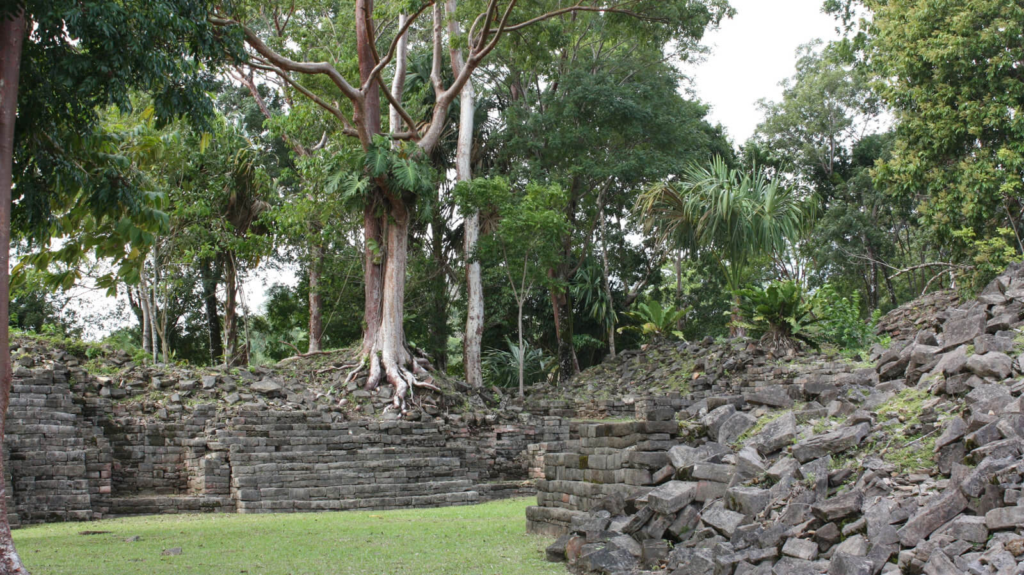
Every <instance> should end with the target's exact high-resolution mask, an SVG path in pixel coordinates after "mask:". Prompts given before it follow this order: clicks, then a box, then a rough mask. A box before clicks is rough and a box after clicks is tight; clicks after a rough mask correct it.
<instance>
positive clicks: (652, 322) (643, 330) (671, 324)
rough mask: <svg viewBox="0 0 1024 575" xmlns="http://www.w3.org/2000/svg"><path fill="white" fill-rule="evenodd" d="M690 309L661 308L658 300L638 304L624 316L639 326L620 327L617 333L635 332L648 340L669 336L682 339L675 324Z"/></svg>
mask: <svg viewBox="0 0 1024 575" xmlns="http://www.w3.org/2000/svg"><path fill="white" fill-rule="evenodd" d="M692 309H693V308H691V307H685V308H682V309H677V308H676V307H675V306H671V305H669V306H665V307H662V305H661V303H660V302H659V301H658V300H650V301H649V302H647V303H639V304H637V305H636V309H635V311H627V312H625V314H624V315H625V316H626V317H628V318H629V319H632V320H633V321H635V322H637V323H638V324H640V325H635V326H634V325H630V326H625V327H620V328H619V333H623V332H626V331H635V332H637V333H639V334H640V335H642V336H644V337H646V338H650V339H661V338H664V337H668V336H669V335H673V336H675V337H677V338H679V339H683V334H682V332H680V331H677V330H676V324H678V323H679V321H680V320H681V319H683V318H684V317H686V314H688V313H690V311H691V310H692Z"/></svg>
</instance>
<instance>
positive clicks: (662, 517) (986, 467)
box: [527, 266, 1024, 575]
mask: <svg viewBox="0 0 1024 575" xmlns="http://www.w3.org/2000/svg"><path fill="white" fill-rule="evenodd" d="M942 298H947V299H941V298H938V297H933V298H931V299H932V300H934V301H937V302H942V301H949V302H956V298H955V297H950V296H942ZM919 309H920V308H917V307H904V308H901V309H898V310H896V313H895V314H894V315H893V316H892V317H890V318H888V321H887V322H885V323H883V324H882V326H881V327H882V330H883V331H884V332H885V333H888V334H890V335H894V336H895V337H894V340H893V341H892V343H891V345H890V346H889V347H888V348H882V347H881V346H876V347H875V348H873V349H872V353H871V358H870V359H871V360H872V362H873V363H874V367H872V368H871V369H869V370H867V369H854V370H852V371H850V372H848V373H835V374H832V375H820V374H819V375H817V376H814V375H812V376H809V377H800V378H794V379H793V381H792V382H791V383H789V384H788V385H779V386H772V388H771V389H767V388H760V389H759V388H758V387H755V388H754V389H747V390H741V391H739V392H738V393H728V394H726V393H723V394H721V395H708V396H706V397H704V398H702V399H700V400H699V401H695V402H694V403H692V404H690V405H688V406H687V407H685V408H684V409H682V410H680V411H678V412H673V411H672V410H666V411H664V412H663V411H662V410H659V409H654V410H651V412H650V413H649V414H648V417H647V418H646V419H647V421H639V422H623V423H609V424H600V423H595V424H587V425H583V426H581V427H580V430H579V435H580V438H579V439H578V440H570V441H567V442H563V443H562V444H560V445H559V446H558V447H560V448H561V449H559V450H549V451H548V452H547V453H545V455H544V466H543V470H544V479H542V480H539V481H538V492H539V493H538V498H537V506H534V507H530V508H528V509H527V527H528V529H529V530H530V531H532V532H536V533H543V534H547V535H549V536H557V537H558V539H557V541H555V542H554V543H553V544H552V545H551V546H550V547H549V548H548V550H547V554H548V559H549V560H551V561H565V562H567V564H568V566H569V567H570V569H571V570H573V572H576V573H601V574H609V575H611V574H616V575H625V574H637V573H643V574H648V575H755V574H756V575H794V574H795V575H804V574H806V575H816V574H825V573H828V574H829V575H877V574H879V573H889V574H895V573H901V574H912V575H917V574H921V573H923V574H926V575H954V574H970V575H1020V574H1022V573H1024V536H1022V533H1024V457H1022V455H1024V395H1022V393H1024V379H1022V378H1021V376H1022V375H1024V364H1022V362H1024V355H1021V352H1024V334H1022V333H1021V331H1020V330H1021V328H1022V327H1024V322H1022V321H1021V318H1022V317H1024V266H1011V268H1010V269H1008V270H1007V271H1006V273H1005V274H1004V275H1002V276H1000V277H999V278H997V279H996V280H995V281H993V282H992V283H991V284H990V285H989V286H988V287H986V288H985V290H983V292H982V293H981V294H980V295H979V296H978V298H977V299H976V300H973V301H970V302H965V303H956V305H953V306H952V307H948V308H945V309H941V310H939V311H935V308H934V307H933V308H932V309H933V311H932V313H931V314H922V313H920V311H919ZM676 420H678V421H676ZM664 423H668V424H673V425H663V424H664Z"/></svg>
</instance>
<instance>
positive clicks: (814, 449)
mask: <svg viewBox="0 0 1024 575" xmlns="http://www.w3.org/2000/svg"><path fill="white" fill-rule="evenodd" d="M870 430H871V426H870V425H868V424H867V423H861V424H859V425H854V426H850V427H843V428H841V429H837V430H836V431H833V432H830V433H824V434H821V435H815V436H813V437H810V438H808V439H805V440H804V441H801V442H800V443H798V444H796V445H795V446H794V447H793V457H795V458H796V459H797V461H799V462H801V463H805V462H807V461H810V460H812V459H818V458H820V457H824V456H825V455H829V454H833V453H841V452H843V451H846V450H847V449H850V448H853V447H856V446H857V445H860V442H861V440H863V439H864V437H865V436H866V435H867V434H868V432H869V431H870Z"/></svg>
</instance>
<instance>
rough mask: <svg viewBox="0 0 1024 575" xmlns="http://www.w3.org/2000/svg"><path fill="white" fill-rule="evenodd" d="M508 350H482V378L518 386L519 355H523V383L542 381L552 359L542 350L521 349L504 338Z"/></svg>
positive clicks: (497, 383) (530, 383) (510, 386)
mask: <svg viewBox="0 0 1024 575" xmlns="http://www.w3.org/2000/svg"><path fill="white" fill-rule="evenodd" d="M505 343H507V344H508V351H504V350H500V349H489V350H487V351H485V352H484V357H483V371H484V379H485V380H486V381H488V382H489V383H490V384H491V385H495V386H498V387H508V388H514V387H518V386H519V356H520V354H522V355H523V384H524V385H533V384H535V383H539V382H542V381H544V380H545V379H546V378H547V375H548V372H549V371H550V370H551V367H552V361H551V360H550V359H549V358H547V357H545V355H544V352H543V351H541V350H539V349H536V348H532V347H530V346H529V345H528V344H527V345H524V346H523V348H524V349H523V350H520V349H519V346H518V345H516V344H515V343H513V342H512V341H511V340H510V339H508V338H505Z"/></svg>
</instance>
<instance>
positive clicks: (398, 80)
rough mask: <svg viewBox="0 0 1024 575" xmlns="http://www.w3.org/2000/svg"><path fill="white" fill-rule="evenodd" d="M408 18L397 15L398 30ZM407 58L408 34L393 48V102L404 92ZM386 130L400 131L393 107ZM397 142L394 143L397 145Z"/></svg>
mask: <svg viewBox="0 0 1024 575" xmlns="http://www.w3.org/2000/svg"><path fill="white" fill-rule="evenodd" d="M408 18H409V17H408V16H407V15H405V14H399V15H398V29H399V30H401V29H402V26H405V23H406V21H407V20H408ZM408 58H409V34H408V33H405V34H402V37H401V38H399V39H398V46H396V48H395V77H394V79H393V80H391V95H392V96H394V97H395V101H397V102H401V101H402V94H403V93H404V92H405V74H406V70H407V66H408V64H407V62H408ZM415 128H416V126H409V129H410V130H412V129H415ZM388 129H390V130H391V131H392V132H400V131H402V115H401V114H399V113H398V109H397V108H395V107H394V106H391V107H390V113H389V115H388ZM398 144H399V142H397V141H396V142H395V145H398Z"/></svg>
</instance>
